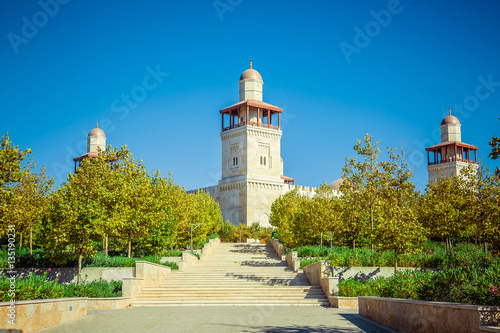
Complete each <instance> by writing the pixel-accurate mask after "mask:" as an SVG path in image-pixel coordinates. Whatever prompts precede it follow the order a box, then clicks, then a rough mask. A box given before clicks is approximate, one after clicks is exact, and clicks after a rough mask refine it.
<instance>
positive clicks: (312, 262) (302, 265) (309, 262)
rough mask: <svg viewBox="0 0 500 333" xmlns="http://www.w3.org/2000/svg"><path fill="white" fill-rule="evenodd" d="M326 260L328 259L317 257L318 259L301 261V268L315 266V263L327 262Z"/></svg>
mask: <svg viewBox="0 0 500 333" xmlns="http://www.w3.org/2000/svg"><path fill="white" fill-rule="evenodd" d="M325 259H327V258H321V257H317V258H311V259H305V260H301V261H300V268H304V267H306V266H307V265H310V264H314V263H315V262H318V261H321V260H325Z"/></svg>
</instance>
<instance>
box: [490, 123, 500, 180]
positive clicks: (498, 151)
mask: <svg viewBox="0 0 500 333" xmlns="http://www.w3.org/2000/svg"><path fill="white" fill-rule="evenodd" d="M498 120H500V119H498ZM489 145H490V146H491V153H490V154H489V155H488V157H490V158H491V159H493V160H496V159H497V158H498V157H499V156H500V138H497V137H496V136H494V137H493V138H491V141H490V142H489ZM495 173H496V174H497V175H499V174H500V168H498V167H497V168H496V170H495Z"/></svg>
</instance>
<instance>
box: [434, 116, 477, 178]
mask: <svg viewBox="0 0 500 333" xmlns="http://www.w3.org/2000/svg"><path fill="white" fill-rule="evenodd" d="M477 149H478V148H477V147H476V146H473V145H469V144H467V143H464V142H462V132H461V124H460V121H459V120H458V119H457V117H455V116H452V115H451V108H450V110H449V114H448V116H446V117H445V118H444V119H443V121H441V143H439V144H437V145H434V146H431V147H429V148H426V149H425V150H426V151H427V171H428V173H429V183H435V182H437V181H438V180H439V179H440V178H441V179H444V178H447V177H449V176H450V175H452V174H456V175H459V174H460V171H461V170H462V169H463V168H466V167H467V166H468V165H470V164H476V163H477ZM472 152H474V160H472V158H471V153H472ZM431 153H433V155H432V157H431Z"/></svg>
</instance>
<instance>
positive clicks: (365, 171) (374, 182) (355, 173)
mask: <svg viewBox="0 0 500 333" xmlns="http://www.w3.org/2000/svg"><path fill="white" fill-rule="evenodd" d="M379 144H380V141H377V142H375V143H372V137H371V135H369V134H366V135H365V138H364V145H363V144H362V143H361V140H359V139H358V141H357V143H356V145H355V146H354V150H355V151H356V153H357V154H358V155H360V156H361V158H362V159H363V160H362V161H358V160H357V158H349V157H348V158H347V159H346V164H345V166H344V167H343V168H342V178H344V180H345V183H346V185H344V186H343V187H342V188H341V190H342V191H343V193H344V194H345V195H347V196H348V197H349V198H350V199H352V200H355V201H356V203H357V205H358V207H359V210H361V211H367V212H368V216H369V225H370V245H371V249H372V251H374V246H373V240H374V236H375V227H376V226H375V223H376V222H377V221H378V218H379V215H380V201H379V194H380V193H381V192H382V190H383V184H382V181H381V179H382V173H381V170H380V162H379V161H378V158H379V157H380V148H379ZM361 216H363V215H361ZM356 218H357V217H356Z"/></svg>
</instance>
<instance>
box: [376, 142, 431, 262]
mask: <svg viewBox="0 0 500 333" xmlns="http://www.w3.org/2000/svg"><path fill="white" fill-rule="evenodd" d="M388 154H389V161H384V162H381V166H382V169H383V184H384V186H383V190H382V192H381V193H380V196H381V204H382V206H381V219H380V223H379V226H378V230H377V232H378V235H377V244H378V245H379V246H380V247H381V248H382V249H386V250H387V249H388V250H394V258H395V269H397V267H398V255H399V254H403V253H408V252H412V251H413V250H414V249H415V248H416V247H417V246H419V245H421V244H422V243H423V242H424V241H425V240H426V230H425V228H424V227H423V226H422V224H421V223H420V222H419V221H418V216H417V209H416V203H417V195H418V194H417V192H416V190H415V186H414V185H413V183H412V181H411V178H412V176H413V171H412V170H410V169H409V168H408V164H406V163H405V151H404V149H401V151H400V153H399V154H398V153H396V149H391V148H388Z"/></svg>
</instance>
